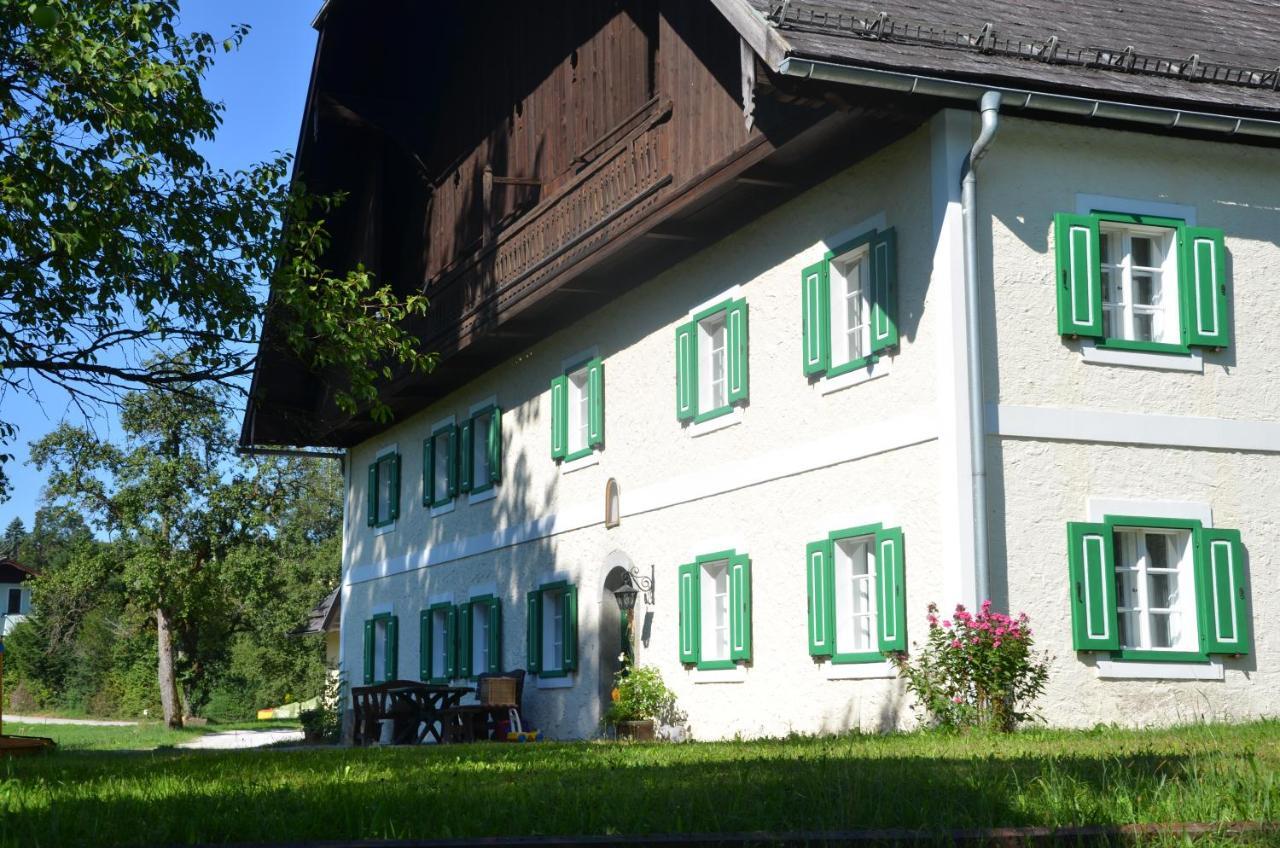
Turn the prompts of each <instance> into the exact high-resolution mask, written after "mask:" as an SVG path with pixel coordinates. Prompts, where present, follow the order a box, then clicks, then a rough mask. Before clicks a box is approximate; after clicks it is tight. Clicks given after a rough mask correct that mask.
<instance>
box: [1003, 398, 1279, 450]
mask: <svg viewBox="0 0 1280 848" xmlns="http://www.w3.org/2000/svg"><path fill="white" fill-rule="evenodd" d="M987 432H988V433H990V434H993V435H1000V436H1015V437H1019V438H1029V439H1052V440H1061V441H1068V442H1102V443H1109V444H1120V445H1159V446H1163V447H1180V448H1213V449H1218V450H1235V451H1246V452H1254V453H1280V421H1246V420H1237V419H1231V418H1200V417H1195V416H1191V415H1147V414H1144V413H1140V412H1107V411H1104V410H1100V409H1085V408H1081V407H1058V406H1011V405H1008V404H1000V405H999V406H996V405H994V404H987Z"/></svg>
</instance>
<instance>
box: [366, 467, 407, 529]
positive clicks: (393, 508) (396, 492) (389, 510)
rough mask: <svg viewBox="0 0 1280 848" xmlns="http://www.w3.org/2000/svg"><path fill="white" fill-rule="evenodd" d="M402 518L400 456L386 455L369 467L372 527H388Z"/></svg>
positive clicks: (369, 509)
mask: <svg viewBox="0 0 1280 848" xmlns="http://www.w3.org/2000/svg"><path fill="white" fill-rule="evenodd" d="M399 517H400V454H398V453H394V452H392V453H385V454H383V455H381V456H379V457H378V458H377V459H375V460H374V461H373V462H372V463H370V465H369V493H368V514H367V516H366V523H367V524H368V525H369V526H370V527H387V526H390V525H391V524H394V523H395V520H396V519H397V518H399Z"/></svg>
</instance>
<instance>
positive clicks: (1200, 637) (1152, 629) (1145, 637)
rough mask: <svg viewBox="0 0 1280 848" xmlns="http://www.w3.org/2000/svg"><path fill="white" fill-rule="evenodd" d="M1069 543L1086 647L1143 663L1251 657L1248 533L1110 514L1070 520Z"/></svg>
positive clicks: (1075, 610) (1074, 608) (1075, 628)
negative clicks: (1246, 567) (1100, 518)
mask: <svg viewBox="0 0 1280 848" xmlns="http://www.w3.org/2000/svg"><path fill="white" fill-rule="evenodd" d="M1067 545H1068V549H1067V567H1068V571H1069V579H1070V591H1071V598H1070V600H1071V621H1072V637H1073V638H1072V643H1073V646H1074V647H1075V649H1076V650H1077V651H1105V652H1109V653H1111V655H1112V656H1113V658H1115V659H1121V660H1142V661H1204V660H1207V659H1208V657H1209V655H1210V654H1247V653H1248V652H1249V638H1250V637H1249V616H1248V612H1247V609H1246V603H1247V591H1246V586H1245V570H1244V556H1245V552H1244V547H1243V545H1242V543H1241V538H1240V533H1239V531H1236V530H1223V529H1219V528H1207V527H1204V526H1203V525H1202V524H1201V523H1200V522H1199V521H1194V520H1183V519H1169V518H1142V517H1135V516H1111V515H1108V516H1106V517H1105V518H1104V520H1103V521H1101V522H1072V523H1069V524H1068V525H1067Z"/></svg>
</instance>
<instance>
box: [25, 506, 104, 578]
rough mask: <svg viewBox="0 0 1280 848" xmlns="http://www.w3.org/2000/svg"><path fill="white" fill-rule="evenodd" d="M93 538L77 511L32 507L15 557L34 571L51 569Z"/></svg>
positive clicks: (89, 542)
mask: <svg viewBox="0 0 1280 848" xmlns="http://www.w3.org/2000/svg"><path fill="white" fill-rule="evenodd" d="M93 542H94V540H93V531H92V530H90V529H89V525H88V524H86V523H85V520H84V516H82V515H81V514H80V513H79V512H77V511H76V510H74V509H69V508H67V507H63V506H53V505H50V506H42V507H40V508H38V509H37V510H36V518H35V524H34V525H33V526H32V528H31V532H30V533H28V534H27V535H26V538H24V539H23V540H22V545H21V546H20V548H19V549H18V559H19V560H20V561H21V562H22V564H23V565H27V566H30V567H31V568H32V569H33V570H35V571H38V572H41V573H43V572H46V571H52V570H56V569H57V568H59V567H61V566H63V565H65V564H66V563H67V562H69V561H70V560H71V559H72V558H73V557H74V556H75V555H76V552H77V551H78V550H80V549H81V548H84V547H86V546H92V545H93Z"/></svg>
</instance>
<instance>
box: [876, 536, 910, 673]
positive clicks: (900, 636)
mask: <svg viewBox="0 0 1280 848" xmlns="http://www.w3.org/2000/svg"><path fill="white" fill-rule="evenodd" d="M876 619H877V620H878V621H879V622H880V633H879V637H878V638H879V641H880V650H881V651H883V652H885V653H889V652H891V651H905V650H906V649H907V582H906V579H905V574H904V568H903V546H902V528H901V527H889V528H886V529H884V530H879V531H877V532H876Z"/></svg>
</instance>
